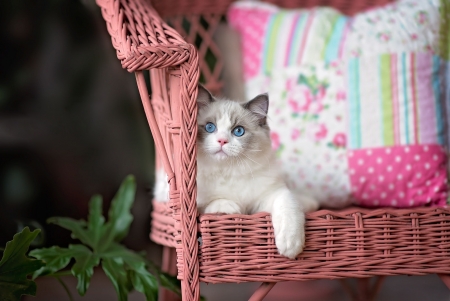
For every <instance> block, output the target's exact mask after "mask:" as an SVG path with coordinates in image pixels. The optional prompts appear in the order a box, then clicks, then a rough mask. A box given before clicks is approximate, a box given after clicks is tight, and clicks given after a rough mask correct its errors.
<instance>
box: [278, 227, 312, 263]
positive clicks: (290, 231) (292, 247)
mask: <svg viewBox="0 0 450 301" xmlns="http://www.w3.org/2000/svg"><path fill="white" fill-rule="evenodd" d="M275 244H276V245H277V249H278V252H279V253H280V254H281V255H283V256H286V257H288V258H291V259H295V258H296V257H297V255H298V254H300V253H301V252H302V251H303V248H304V246H305V230H304V229H303V227H295V226H294V227H292V225H290V226H288V225H281V230H279V231H276V233H275Z"/></svg>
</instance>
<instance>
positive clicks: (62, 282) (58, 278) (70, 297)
mask: <svg viewBox="0 0 450 301" xmlns="http://www.w3.org/2000/svg"><path fill="white" fill-rule="evenodd" d="M54 277H55V278H56V279H57V280H58V282H59V283H61V285H62V286H63V288H64V290H65V291H66V293H67V295H69V299H70V301H73V297H72V294H71V293H70V291H69V288H68V287H67V285H66V284H65V283H64V281H62V279H61V278H60V277H59V276H54Z"/></svg>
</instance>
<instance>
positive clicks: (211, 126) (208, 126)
mask: <svg viewBox="0 0 450 301" xmlns="http://www.w3.org/2000/svg"><path fill="white" fill-rule="evenodd" d="M215 130H216V126H215V125H214V123H212V122H208V123H207V124H206V125H205V131H207V132H208V133H212V132H214V131H215Z"/></svg>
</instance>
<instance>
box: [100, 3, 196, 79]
mask: <svg viewBox="0 0 450 301" xmlns="http://www.w3.org/2000/svg"><path fill="white" fill-rule="evenodd" d="M96 1H97V5H99V6H100V7H101V9H102V15H103V18H104V19H105V21H106V25H107V29H108V32H109V34H110V35H111V40H112V44H113V46H114V48H115V49H116V51H117V58H118V59H119V60H120V61H121V63H122V67H123V68H124V69H127V70H128V71H129V72H134V71H140V70H149V69H152V68H166V67H170V66H176V65H179V64H181V63H183V62H185V61H187V60H188V58H189V55H190V52H191V51H190V49H191V47H192V46H191V45H189V44H188V43H186V41H184V39H183V38H182V37H181V36H180V35H179V34H178V33H177V32H176V31H175V30H174V29H173V28H171V27H170V26H169V25H167V24H166V23H165V22H164V21H163V20H162V19H161V17H160V16H159V15H158V13H157V12H156V11H155V10H154V9H153V7H152V6H151V4H150V3H149V1H144V0H136V1H127V0H96Z"/></svg>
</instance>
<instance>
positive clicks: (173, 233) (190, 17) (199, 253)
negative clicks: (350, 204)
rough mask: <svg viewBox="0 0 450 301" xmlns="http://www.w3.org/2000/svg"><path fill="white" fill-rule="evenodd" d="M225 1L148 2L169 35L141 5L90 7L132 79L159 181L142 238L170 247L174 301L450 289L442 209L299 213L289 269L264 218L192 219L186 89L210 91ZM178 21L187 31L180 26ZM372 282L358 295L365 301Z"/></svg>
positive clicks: (192, 112)
mask: <svg viewBox="0 0 450 301" xmlns="http://www.w3.org/2000/svg"><path fill="white" fill-rule="evenodd" d="M390 1H391V0H372V1H371V0H358V1H354V0H304V1H293V0H275V1H271V2H274V3H276V4H279V5H282V6H285V7H300V6H303V7H310V6H313V5H332V6H334V7H337V8H339V9H341V10H342V11H344V12H346V13H348V14H353V13H355V12H357V11H360V10H361V9H365V8H367V7H371V6H374V5H381V4H385V3H387V2H390ZM231 2H232V0H221V1H218V0H215V1H213V0H211V1H202V0H158V1H154V6H155V7H156V8H157V9H158V10H159V11H160V13H161V14H162V15H164V16H166V17H168V22H169V23H170V24H171V25H172V26H174V28H175V29H176V30H174V29H172V28H171V27H169V26H168V25H167V24H166V23H165V22H164V21H163V20H162V19H161V18H160V17H159V15H158V14H157V13H156V11H155V10H154V9H153V8H152V6H151V5H150V3H149V2H147V1H146V0H97V4H98V5H99V6H100V7H101V9H102V15H103V17H104V19H105V21H106V24H107V29H108V32H109V34H110V35H111V40H112V44H113V47H114V48H115V49H116V51H117V57H118V58H119V60H120V61H121V64H122V66H123V68H125V69H126V70H128V71H129V72H135V74H136V80H137V84H138V89H139V92H140V96H141V100H142V103H143V106H144V110H145V113H146V116H147V119H148V122H149V125H150V129H151V132H152V135H153V137H154V140H155V146H156V149H157V168H164V170H165V171H166V172H167V174H168V176H169V183H170V190H171V191H170V200H169V202H168V203H157V202H153V207H154V210H153V212H152V232H151V234H150V237H151V239H152V240H154V241H155V242H157V243H159V244H162V245H164V246H166V247H174V248H176V258H177V271H178V277H179V278H180V279H181V280H182V294H183V300H189V301H192V300H198V298H199V281H204V282H209V283H221V282H244V281H262V282H278V281H286V280H308V279H336V278H348V277H356V278H361V279H364V278H367V277H372V276H386V275H424V274H430V273H437V274H439V275H440V276H441V278H442V279H443V280H444V282H445V283H448V284H449V285H450V280H449V279H450V277H449V276H448V275H450V210H449V209H436V208H416V209H408V210H406V209H405V210H396V209H391V208H387V209H377V210H367V209H361V208H349V209H345V210H341V211H328V210H320V211H317V212H314V213H311V214H308V216H307V224H306V249H305V251H304V252H303V253H302V254H301V256H300V257H299V258H298V259H297V260H289V259H286V258H283V257H281V256H279V255H278V253H277V252H276V248H275V245H274V238H273V228H272V225H271V220H270V216H269V215H268V214H266V213H259V214H256V215H252V216H248V215H203V216H200V217H198V214H197V208H196V202H195V200H196V182H195V178H196V144H195V141H196V131H197V126H196V114H197V110H196V102H195V99H196V95H197V88H196V87H197V82H198V80H199V77H200V73H202V75H203V78H204V79H205V82H206V85H207V86H208V87H209V88H211V89H212V90H215V91H216V92H217V91H218V90H220V87H221V82H220V73H221V71H222V67H223V64H222V63H221V57H220V51H219V50H218V48H217V46H216V45H215V43H214V40H213V39H212V34H213V33H214V30H215V28H216V26H217V24H218V22H219V20H220V19H221V17H222V15H223V14H224V12H225V11H226V9H227V7H228V5H229V4H230V3H231ZM199 14H202V16H200V15H199ZM181 15H183V16H181ZM186 21H187V22H188V23H189V24H190V26H189V30H186V27H185V26H183V24H184V23H185V22H186ZM205 23H207V26H206V27H207V28H205ZM198 39H200V40H201V41H202V43H201V45H200V46H199V48H198V50H197V49H196V48H195V47H194V46H192V45H193V44H194V42H195V41H196V40H198ZM186 41H187V42H186ZM208 51H209V52H211V53H212V54H213V55H214V56H215V57H216V58H217V63H216V64H215V65H214V66H213V68H211V67H207V66H206V65H207V64H206V63H205V56H206V53H207V52H208ZM199 55H200V60H199ZM146 70H150V85H151V93H152V95H151V97H150V96H149V91H148V87H147V83H146V80H145V77H144V74H143V72H144V71H146ZM164 254H166V255H165V259H164V264H165V265H166V269H172V268H173V266H172V268H170V266H171V263H170V261H169V259H170V256H171V255H170V254H173V252H171V251H170V250H169V249H165V252H164ZM380 283H381V282H377V284H376V285H375V288H374V289H373V290H370V292H366V294H364V295H365V296H369V295H370V296H373V295H374V293H375V292H376V290H377V288H378V287H379V284H380ZM272 286H273V285H271V284H264V285H262V286H261V288H260V289H259V290H258V292H257V294H255V295H254V296H253V298H252V300H260V299H261V298H263V297H264V296H265V295H266V294H267V292H268V291H269V290H270V288H271V287H272ZM361 298H362V300H369V297H366V299H364V297H361Z"/></svg>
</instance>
